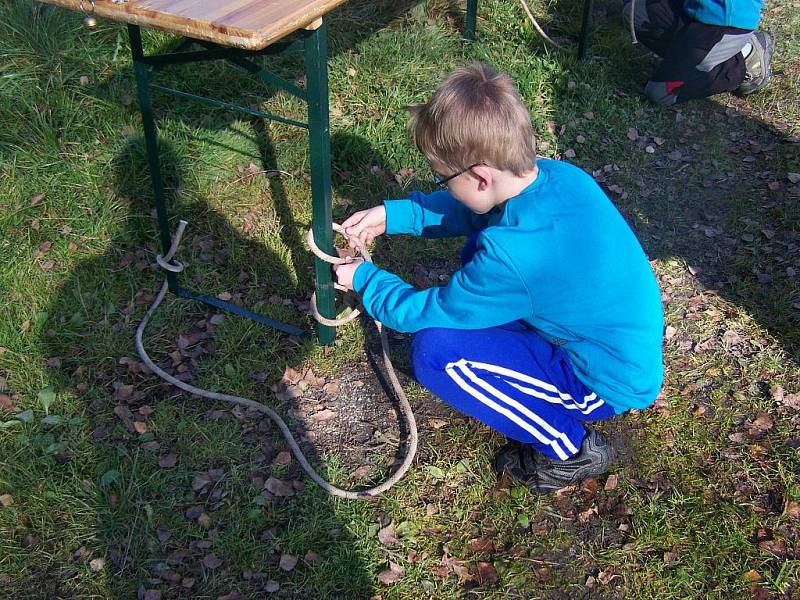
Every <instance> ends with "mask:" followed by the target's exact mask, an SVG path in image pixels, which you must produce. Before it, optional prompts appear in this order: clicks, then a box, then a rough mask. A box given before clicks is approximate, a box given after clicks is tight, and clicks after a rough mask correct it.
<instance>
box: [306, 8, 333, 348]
mask: <svg viewBox="0 0 800 600" xmlns="http://www.w3.org/2000/svg"><path fill="white" fill-rule="evenodd" d="M327 34H328V27H327V19H326V18H323V19H322V25H320V26H319V27H318V28H317V29H316V30H315V31H313V32H312V33H311V34H310V35H309V36H308V37H307V38H306V41H305V68H306V94H307V99H308V138H309V151H310V157H311V214H312V217H311V227H312V229H313V230H314V241H316V243H317V246H319V248H320V249H321V250H322V251H323V252H327V253H328V254H333V253H334V252H333V230H332V229H331V222H332V220H333V213H332V208H331V206H332V203H333V195H332V193H331V145H330V127H329V123H328V44H327ZM314 267H315V274H316V278H317V284H316V290H317V308H318V309H319V312H320V314H321V315H322V316H323V317H327V318H329V319H333V318H335V316H336V308H335V306H334V298H333V294H334V291H333V274H332V272H331V268H330V265H329V264H328V263H326V262H323V261H321V260H320V259H318V258H316V257H315V258H314ZM335 331H336V330H335V329H334V328H333V327H328V326H326V325H320V326H319V329H318V330H317V338H318V339H319V343H320V344H323V345H327V344H331V343H332V342H333V338H334V334H335Z"/></svg>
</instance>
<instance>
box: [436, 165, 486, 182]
mask: <svg viewBox="0 0 800 600" xmlns="http://www.w3.org/2000/svg"><path fill="white" fill-rule="evenodd" d="M482 164H484V163H482V162H476V163H475V164H474V165H470V166H468V167H467V168H466V169H462V170H461V171H459V172H458V173H453V174H452V175H449V176H448V177H442V176H441V175H436V177H434V178H433V182H434V183H435V184H436V185H438V186H439V187H440V188H442V189H444V188H446V187H447V182H448V181H450V180H451V179H455V178H456V177H458V176H459V175H463V174H464V173H466V172H467V171H469V170H470V169H472V168H473V167H477V166H478V165H482Z"/></svg>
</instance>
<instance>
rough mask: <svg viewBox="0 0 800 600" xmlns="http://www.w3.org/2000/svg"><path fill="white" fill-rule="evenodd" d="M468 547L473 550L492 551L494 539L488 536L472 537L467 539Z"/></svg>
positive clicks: (493, 549)
mask: <svg viewBox="0 0 800 600" xmlns="http://www.w3.org/2000/svg"><path fill="white" fill-rule="evenodd" d="M469 549H470V550H472V551H473V552H494V551H495V547H494V541H493V540H490V539H489V538H473V539H471V540H470V541H469Z"/></svg>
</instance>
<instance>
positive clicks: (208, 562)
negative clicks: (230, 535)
mask: <svg viewBox="0 0 800 600" xmlns="http://www.w3.org/2000/svg"><path fill="white" fill-rule="evenodd" d="M203 565H204V566H205V567H206V568H207V569H211V570H212V571H213V570H214V569H218V568H219V567H221V566H222V561H221V560H220V559H219V558H217V555H216V554H207V555H206V556H204V557H203Z"/></svg>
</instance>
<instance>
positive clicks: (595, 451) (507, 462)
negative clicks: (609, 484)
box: [494, 427, 615, 494]
mask: <svg viewBox="0 0 800 600" xmlns="http://www.w3.org/2000/svg"><path fill="white" fill-rule="evenodd" d="M614 456H615V452H614V448H613V447H612V446H611V444H609V443H608V442H607V441H606V439H605V438H604V437H603V436H602V434H600V432H598V431H595V430H594V429H590V428H588V427H587V428H586V437H585V438H583V442H582V443H581V448H580V451H579V452H578V453H577V454H576V455H575V456H573V457H571V458H568V459H567V460H558V459H556V458H550V457H549V456H545V455H544V454H542V453H541V452H538V451H537V450H535V449H534V448H533V447H532V446H530V445H528V444H521V443H519V442H511V443H510V444H507V445H506V446H504V447H503V448H501V449H500V452H499V453H498V454H497V456H496V457H495V460H494V468H495V470H496V471H497V474H498V476H501V475H502V474H503V473H506V474H507V475H508V476H509V477H511V479H512V480H514V481H516V482H518V483H521V484H523V485H525V486H527V487H528V489H530V490H531V491H532V492H536V493H539V494H546V493H549V492H554V491H555V490H558V489H561V488H563V487H566V486H568V485H573V484H577V483H580V482H581V481H583V480H584V479H586V478H587V477H591V476H593V475H601V474H603V473H605V472H606V471H608V469H609V468H610V467H611V463H612V462H613V461H614Z"/></svg>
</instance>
